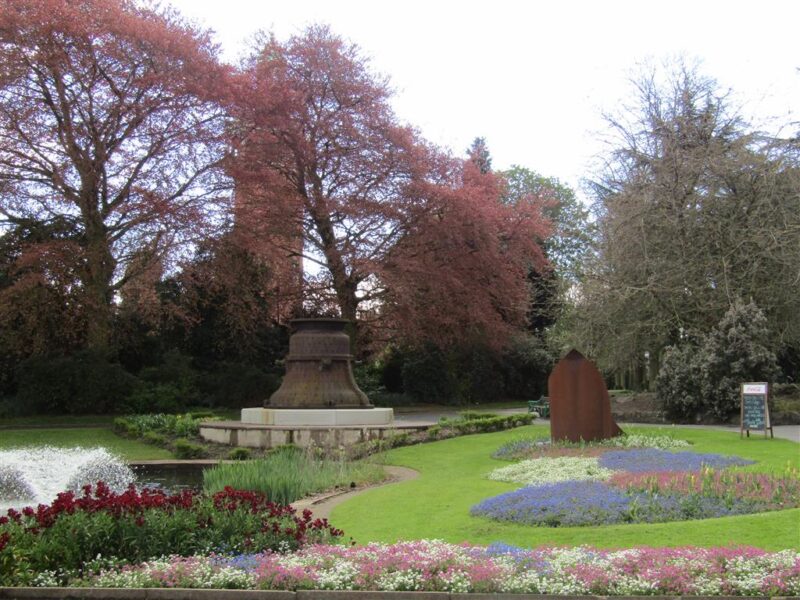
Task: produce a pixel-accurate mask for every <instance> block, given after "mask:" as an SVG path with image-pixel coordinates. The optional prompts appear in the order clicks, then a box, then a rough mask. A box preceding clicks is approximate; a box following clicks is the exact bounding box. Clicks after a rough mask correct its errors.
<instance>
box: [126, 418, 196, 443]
mask: <svg viewBox="0 0 800 600" xmlns="http://www.w3.org/2000/svg"><path fill="white" fill-rule="evenodd" d="M204 420H206V418H205V417H202V416H200V417H198V416H195V413H187V414H185V415H172V414H166V413H155V414H144V415H131V416H127V417H119V418H117V419H114V431H116V432H117V433H122V434H127V435H132V436H135V437H140V436H143V435H144V434H145V433H146V432H148V431H152V432H155V433H161V434H169V435H176V436H179V437H191V436H196V435H197V434H198V433H199V431H200V423H201V422H202V421H204Z"/></svg>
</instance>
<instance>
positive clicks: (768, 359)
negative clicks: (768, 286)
mask: <svg viewBox="0 0 800 600" xmlns="http://www.w3.org/2000/svg"><path fill="white" fill-rule="evenodd" d="M771 345H772V343H771V340H770V332H769V329H768V327H767V318H766V317H765V316H764V313H763V312H761V310H760V309H759V308H758V307H757V306H756V305H755V304H754V303H752V302H751V303H750V304H743V303H741V302H736V303H735V304H734V305H733V306H732V307H731V308H730V310H728V312H727V313H726V314H725V316H724V317H723V318H722V320H721V321H720V322H719V324H718V325H717V326H716V327H715V328H714V329H712V330H711V333H710V334H709V335H708V336H707V338H706V340H705V343H704V345H703V352H702V354H701V355H700V358H701V361H702V362H701V369H702V371H703V380H702V389H701V393H702V397H703V400H704V403H705V408H706V410H707V411H708V412H710V413H711V414H712V415H714V416H715V417H718V418H721V419H724V418H726V417H728V416H730V415H731V414H733V413H735V412H736V411H738V410H739V394H740V388H739V386H740V385H741V384H742V383H744V382H745V381H774V380H775V379H776V378H777V377H778V374H779V370H778V360H777V357H776V356H775V354H774V353H773V352H772V350H770V346H771Z"/></svg>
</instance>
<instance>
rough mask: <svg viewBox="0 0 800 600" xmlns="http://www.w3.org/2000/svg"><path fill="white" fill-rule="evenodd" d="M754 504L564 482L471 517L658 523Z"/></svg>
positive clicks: (513, 495)
mask: <svg viewBox="0 0 800 600" xmlns="http://www.w3.org/2000/svg"><path fill="white" fill-rule="evenodd" d="M757 510H758V508H757V507H756V506H755V505H754V503H753V502H750V501H746V500H739V499H731V498H720V497H714V496H702V495H699V494H690V495H683V494H674V493H667V494H657V495H654V494H649V493H647V492H632V491H628V492H625V491H623V490H619V489H615V488H613V487H611V486H609V485H607V484H605V483H602V482H599V481H562V482H559V483H551V484H547V485H538V486H531V487H524V488H522V489H519V490H516V491H514V492H508V493H506V494H501V495H499V496H495V497H493V498H488V499H486V500H484V501H482V502H480V503H479V504H476V505H475V506H473V507H472V510H471V514H473V515H476V516H481V517H487V518H489V519H493V520H497V521H511V522H513V523H520V524H524V525H543V526H547V527H576V526H585V525H611V524H615V523H658V522H665V521H682V520H688V519H709V518H714V517H726V516H730V515H737V514H746V513H750V512H755V511H757Z"/></svg>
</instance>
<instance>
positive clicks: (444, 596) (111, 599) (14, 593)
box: [0, 587, 800, 600]
mask: <svg viewBox="0 0 800 600" xmlns="http://www.w3.org/2000/svg"><path fill="white" fill-rule="evenodd" d="M372 598H375V599H376V600H551V599H552V600H566V599H570V600H579V599H584V598H585V599H600V598H614V599H615V600H642V599H643V598H645V597H644V596H558V595H548V594H482V593H455V592H372V591H361V590H359V591H354V590H298V591H296V592H290V591H283V590H203V589H189V588H172V589H164V588H136V589H133V588H126V589H120V588H13V587H11V588H9V587H0V599H2V600H368V599H372ZM646 598H670V599H671V600H681V599H683V598H685V599H686V600H700V599H701V598H714V599H715V600H741V599H742V598H752V599H757V600H800V597H798V596H772V597H770V596H707V597H703V596H647V597H646Z"/></svg>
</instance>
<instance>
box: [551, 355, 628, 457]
mask: <svg viewBox="0 0 800 600" xmlns="http://www.w3.org/2000/svg"><path fill="white" fill-rule="evenodd" d="M547 388H548V393H549V395H550V437H551V438H552V440H553V441H554V442H555V441H559V440H569V441H571V442H580V441H581V440H583V441H585V442H590V441H597V440H604V439H606V438H611V437H615V436H618V435H621V434H622V430H621V429H620V428H619V427H618V426H617V424H616V423H615V422H614V419H612V418H611V400H610V399H609V397H608V390H607V389H606V384H605V382H604V381H603V377H602V375H600V371H598V370H597V367H596V366H595V365H594V363H593V362H592V361H590V360H588V359H586V358H584V356H583V355H582V354H581V353H580V352H578V351H577V350H572V351H571V352H570V353H569V354H567V355H566V356H565V357H564V358H562V359H561V360H560V361H559V362H558V364H557V365H556V366H555V368H554V369H553V372H552V373H550V377H549V378H548V380H547Z"/></svg>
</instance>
